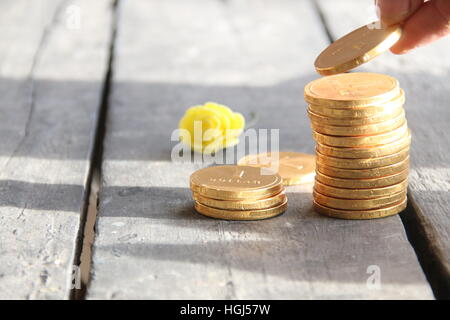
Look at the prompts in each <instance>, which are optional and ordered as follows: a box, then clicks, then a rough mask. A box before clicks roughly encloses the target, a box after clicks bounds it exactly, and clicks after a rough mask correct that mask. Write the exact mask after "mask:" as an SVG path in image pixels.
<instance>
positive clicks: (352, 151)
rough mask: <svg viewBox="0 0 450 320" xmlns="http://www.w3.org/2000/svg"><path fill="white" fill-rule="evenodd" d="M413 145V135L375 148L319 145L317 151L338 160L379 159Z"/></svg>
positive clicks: (407, 135) (408, 134)
mask: <svg viewBox="0 0 450 320" xmlns="http://www.w3.org/2000/svg"><path fill="white" fill-rule="evenodd" d="M410 144H411V133H410V132H409V130H408V133H407V134H405V135H404V136H403V137H401V138H400V139H398V140H396V141H393V142H391V143H388V144H383V145H379V146H373V147H353V148H352V147H347V148H345V147H331V146H327V145H324V144H321V143H317V147H316V149H317V151H318V152H320V153H321V154H323V155H327V156H331V157H336V158H378V157H383V156H387V155H390V154H394V153H397V152H400V151H401V150H403V149H405V148H407V147H409V146H410Z"/></svg>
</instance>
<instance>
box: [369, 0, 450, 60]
mask: <svg viewBox="0 0 450 320" xmlns="http://www.w3.org/2000/svg"><path fill="white" fill-rule="evenodd" d="M375 5H376V6H377V12H378V14H379V16H380V19H381V21H382V23H383V24H385V25H393V24H397V23H400V24H402V26H403V35H402V37H401V38H400V40H399V41H398V42H397V43H396V44H395V45H394V46H393V47H392V48H391V51H392V52H393V53H396V54H403V53H406V52H408V51H409V50H411V49H414V48H416V47H419V46H422V45H425V44H428V43H431V42H433V41H436V40H437V39H439V38H442V37H444V36H446V35H448V34H450V0H430V1H426V0H375Z"/></svg>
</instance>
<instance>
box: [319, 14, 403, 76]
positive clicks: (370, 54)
mask: <svg viewBox="0 0 450 320" xmlns="http://www.w3.org/2000/svg"><path fill="white" fill-rule="evenodd" d="M376 24H379V26H376ZM401 35H402V29H401V28H400V27H399V26H390V27H383V26H382V25H381V23H380V22H373V23H371V24H368V25H365V26H363V27H360V28H358V29H356V30H354V31H352V32H350V33H349V34H347V35H345V36H343V37H342V38H340V39H338V40H336V41H334V42H333V43H332V44H331V45H329V46H328V47H327V48H326V49H325V50H324V51H322V53H321V54H320V55H319V56H318V57H317V59H316V61H315V62H314V66H315V67H316V70H317V72H318V73H320V74H321V75H324V76H327V75H331V74H337V73H342V72H346V71H348V70H350V69H353V68H355V67H357V66H359V65H361V64H363V63H365V62H367V61H370V60H372V59H373V58H375V57H376V56H378V55H380V54H381V53H383V52H385V51H386V50H388V49H389V48H390V47H392V46H393V45H394V44H395V43H396V42H397V41H398V40H399V39H400V37H401Z"/></svg>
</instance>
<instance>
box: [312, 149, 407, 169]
mask: <svg viewBox="0 0 450 320" xmlns="http://www.w3.org/2000/svg"><path fill="white" fill-rule="evenodd" d="M316 154H317V163H320V164H322V165H325V166H327V167H334V168H336V169H338V168H342V169H371V168H380V167H386V166H390V165H392V164H396V163H399V162H403V161H404V160H406V159H408V156H409V147H407V148H405V149H403V150H400V151H399V152H397V153H394V154H390V155H387V156H384V157H379V158H367V159H343V158H335V157H330V156H325V155H323V154H321V153H320V152H318V151H317V153H316Z"/></svg>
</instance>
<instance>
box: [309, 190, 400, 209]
mask: <svg viewBox="0 0 450 320" xmlns="http://www.w3.org/2000/svg"><path fill="white" fill-rule="evenodd" d="M313 197H314V201H315V202H316V203H318V204H321V205H323V206H327V207H329V208H333V209H343V210H373V209H379V208H383V207H386V206H388V205H391V204H394V203H398V202H400V201H402V200H404V199H405V198H406V191H401V192H399V193H394V194H390V195H387V196H384V197H380V198H373V199H340V198H333V197H329V196H326V195H323V194H320V193H319V192H317V191H316V190H314V192H313Z"/></svg>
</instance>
